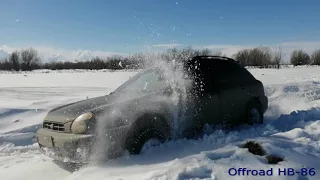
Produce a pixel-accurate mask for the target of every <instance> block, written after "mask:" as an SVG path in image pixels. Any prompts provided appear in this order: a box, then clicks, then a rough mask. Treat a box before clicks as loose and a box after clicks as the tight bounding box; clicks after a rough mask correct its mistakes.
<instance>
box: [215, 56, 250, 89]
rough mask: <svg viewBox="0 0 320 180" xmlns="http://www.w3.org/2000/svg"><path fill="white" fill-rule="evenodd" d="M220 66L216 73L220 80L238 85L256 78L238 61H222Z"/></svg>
mask: <svg viewBox="0 0 320 180" xmlns="http://www.w3.org/2000/svg"><path fill="white" fill-rule="evenodd" d="M218 66H219V68H217V69H218V71H217V72H216V74H215V76H217V81H218V82H222V83H230V84H233V85H238V84H245V83H248V82H251V81H252V80H254V77H253V76H252V75H251V73H250V72H249V71H248V70H247V69H246V68H244V67H242V66H241V65H239V64H237V63H234V62H228V61H220V62H219V63H218Z"/></svg>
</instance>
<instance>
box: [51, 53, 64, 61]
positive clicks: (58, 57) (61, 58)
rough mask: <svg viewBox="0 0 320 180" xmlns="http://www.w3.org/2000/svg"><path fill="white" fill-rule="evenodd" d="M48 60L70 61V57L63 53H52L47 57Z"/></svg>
mask: <svg viewBox="0 0 320 180" xmlns="http://www.w3.org/2000/svg"><path fill="white" fill-rule="evenodd" d="M47 61H48V62H62V61H68V58H67V57H66V56H64V55H62V54H59V53H54V54H51V55H50V56H49V57H47Z"/></svg>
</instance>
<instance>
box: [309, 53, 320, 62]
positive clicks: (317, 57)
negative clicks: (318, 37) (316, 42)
mask: <svg viewBox="0 0 320 180" xmlns="http://www.w3.org/2000/svg"><path fill="white" fill-rule="evenodd" d="M311 62H312V64H313V65H320V49H318V50H315V51H314V52H313V53H312V54H311Z"/></svg>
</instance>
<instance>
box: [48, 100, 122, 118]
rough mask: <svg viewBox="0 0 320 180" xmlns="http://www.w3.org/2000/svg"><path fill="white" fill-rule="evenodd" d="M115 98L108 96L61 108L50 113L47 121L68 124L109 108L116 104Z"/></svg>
mask: <svg viewBox="0 0 320 180" xmlns="http://www.w3.org/2000/svg"><path fill="white" fill-rule="evenodd" d="M115 98H116V96H115V95H107V96H100V97H95V98H91V99H86V100H82V101H78V102H73V103H70V104H66V105H63V106H59V107H57V108H54V109H52V110H50V111H49V113H48V114H47V116H46V117H45V121H53V122H60V123H67V122H70V121H73V120H74V119H76V118H77V117H78V116H80V115H81V114H83V113H86V112H92V111H94V110H95V109H97V108H101V107H104V106H107V105H108V104H110V103H112V102H114V101H113V100H114V99H115Z"/></svg>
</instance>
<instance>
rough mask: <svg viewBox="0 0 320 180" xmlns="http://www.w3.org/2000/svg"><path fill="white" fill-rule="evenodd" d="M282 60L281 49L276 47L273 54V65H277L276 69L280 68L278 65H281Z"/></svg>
mask: <svg viewBox="0 0 320 180" xmlns="http://www.w3.org/2000/svg"><path fill="white" fill-rule="evenodd" d="M282 59H283V51H282V48H281V47H278V48H277V50H275V51H274V54H273V63H274V64H276V65H277V69H279V68H280V64H281V63H282Z"/></svg>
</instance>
